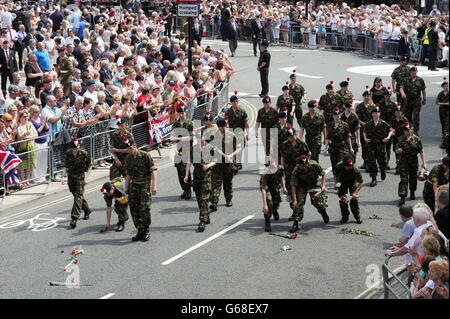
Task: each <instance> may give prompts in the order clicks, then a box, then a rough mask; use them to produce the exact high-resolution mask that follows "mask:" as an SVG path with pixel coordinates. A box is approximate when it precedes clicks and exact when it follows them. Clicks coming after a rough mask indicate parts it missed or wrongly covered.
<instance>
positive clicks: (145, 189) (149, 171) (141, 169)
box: [125, 139, 157, 241]
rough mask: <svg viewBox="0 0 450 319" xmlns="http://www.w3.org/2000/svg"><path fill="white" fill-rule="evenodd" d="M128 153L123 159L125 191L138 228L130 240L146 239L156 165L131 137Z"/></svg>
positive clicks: (154, 188) (148, 233) (148, 235)
mask: <svg viewBox="0 0 450 319" xmlns="http://www.w3.org/2000/svg"><path fill="white" fill-rule="evenodd" d="M129 143H130V145H131V149H130V153H129V154H128V155H127V157H126V159H125V170H126V177H125V193H126V194H128V203H129V205H130V212H131V217H132V218H133V223H134V226H135V227H136V229H137V230H138V232H137V234H136V236H134V237H133V238H132V239H131V240H132V241H138V240H142V241H148V240H149V239H150V224H151V222H152V219H151V212H150V206H151V204H152V195H156V192H157V190H156V170H157V168H156V166H155V164H154V162H153V159H152V157H151V156H150V153H148V152H145V151H142V150H139V149H138V148H137V145H136V143H135V142H134V140H133V139H131V140H130V141H129Z"/></svg>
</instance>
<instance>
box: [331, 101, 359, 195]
mask: <svg viewBox="0 0 450 319" xmlns="http://www.w3.org/2000/svg"><path fill="white" fill-rule="evenodd" d="M327 151H328V152H329V153H330V161H331V167H332V169H333V176H334V188H335V189H336V188H337V185H336V184H337V178H336V165H337V163H339V162H340V161H342V159H343V158H344V156H345V154H348V153H351V154H355V151H354V150H353V146H352V139H351V134H350V129H349V127H348V124H347V123H345V122H344V121H341V111H340V110H339V108H337V107H336V109H335V110H334V112H333V122H332V123H330V124H329V125H328V126H327V138H326V139H325V148H324V151H323V154H324V155H327Z"/></svg>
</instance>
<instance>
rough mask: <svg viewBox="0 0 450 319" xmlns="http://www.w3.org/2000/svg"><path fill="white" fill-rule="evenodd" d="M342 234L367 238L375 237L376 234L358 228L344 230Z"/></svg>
mask: <svg viewBox="0 0 450 319" xmlns="http://www.w3.org/2000/svg"><path fill="white" fill-rule="evenodd" d="M341 234H352V235H363V236H366V237H373V236H375V234H374V233H373V232H369V231H367V230H362V229H357V228H342V229H341Z"/></svg>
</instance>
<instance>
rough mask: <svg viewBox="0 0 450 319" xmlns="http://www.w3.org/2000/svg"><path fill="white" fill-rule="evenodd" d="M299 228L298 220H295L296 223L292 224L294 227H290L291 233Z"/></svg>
mask: <svg viewBox="0 0 450 319" xmlns="http://www.w3.org/2000/svg"><path fill="white" fill-rule="evenodd" d="M297 230H298V221H296V220H294V224H292V227H291V228H290V229H289V232H290V233H295V232H296V231H297Z"/></svg>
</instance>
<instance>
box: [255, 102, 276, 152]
mask: <svg viewBox="0 0 450 319" xmlns="http://www.w3.org/2000/svg"><path fill="white" fill-rule="evenodd" d="M256 122H258V123H261V141H262V143H263V146H264V150H265V154H266V155H267V156H268V155H270V129H271V128H272V127H273V126H274V125H275V124H277V123H278V112H277V111H276V110H275V109H274V108H273V107H271V108H270V109H269V111H267V112H266V110H265V109H264V107H262V108H261V109H260V110H259V111H258V116H257V118H256Z"/></svg>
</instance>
